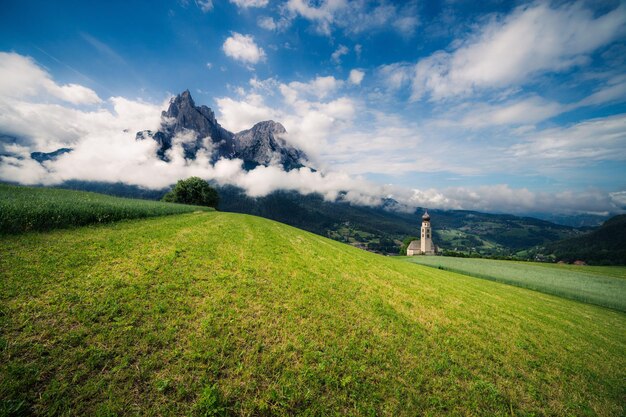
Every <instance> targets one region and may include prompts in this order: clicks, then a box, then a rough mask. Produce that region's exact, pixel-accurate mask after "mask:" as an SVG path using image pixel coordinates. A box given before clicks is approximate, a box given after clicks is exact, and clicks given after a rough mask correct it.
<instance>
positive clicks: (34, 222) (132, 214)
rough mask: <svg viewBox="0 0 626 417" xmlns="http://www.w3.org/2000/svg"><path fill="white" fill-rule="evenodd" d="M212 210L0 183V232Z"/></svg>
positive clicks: (20, 231) (55, 227)
mask: <svg viewBox="0 0 626 417" xmlns="http://www.w3.org/2000/svg"><path fill="white" fill-rule="evenodd" d="M196 210H212V209H209V208H207V207H199V206H187V205H183V204H174V203H164V202H160V201H149V200H136V199H131V198H118V197H111V196H107V195H103V194H97V193H90V192H84V191H72V190H61V189H55V188H37V187H23V186H14V185H8V184H0V234H7V233H22V232H28V231H34V230H36V231H45V230H51V229H57V228H66V227H76V226H84V225H87V224H94V223H110V222H115V221H119V220H127V219H137V218H144V217H154V216H164V215H170V214H180V213H189V212H192V211H196Z"/></svg>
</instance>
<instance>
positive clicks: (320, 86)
mask: <svg viewBox="0 0 626 417" xmlns="http://www.w3.org/2000/svg"><path fill="white" fill-rule="evenodd" d="M342 84H343V82H342V81H341V80H338V79H336V78H335V77H333V76H332V75H329V76H326V77H320V76H318V77H315V79H313V80H311V81H309V82H306V83H303V82H300V81H292V82H290V83H289V84H283V85H281V87H280V88H281V92H282V94H283V95H284V96H286V97H293V96H294V92H295V93H301V94H306V95H310V96H314V97H317V98H318V99H323V98H325V97H327V96H329V95H331V94H333V93H335V92H336V91H337V89H338V88H340V87H341V86H342Z"/></svg>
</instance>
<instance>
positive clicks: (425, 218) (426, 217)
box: [422, 210, 430, 222]
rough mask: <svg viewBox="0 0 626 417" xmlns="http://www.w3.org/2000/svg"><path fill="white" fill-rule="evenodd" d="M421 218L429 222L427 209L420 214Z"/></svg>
mask: <svg viewBox="0 0 626 417" xmlns="http://www.w3.org/2000/svg"><path fill="white" fill-rule="evenodd" d="M422 220H424V221H425V222H429V221H430V214H428V210H426V211H424V215H423V216H422Z"/></svg>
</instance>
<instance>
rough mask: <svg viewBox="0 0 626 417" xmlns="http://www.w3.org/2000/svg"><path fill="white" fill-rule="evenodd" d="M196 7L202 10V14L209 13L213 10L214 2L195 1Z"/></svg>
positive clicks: (205, 0) (208, 0) (210, 0)
mask: <svg viewBox="0 0 626 417" xmlns="http://www.w3.org/2000/svg"><path fill="white" fill-rule="evenodd" d="M195 1H196V6H198V7H199V8H200V10H202V13H208V12H210V11H211V10H213V0H195Z"/></svg>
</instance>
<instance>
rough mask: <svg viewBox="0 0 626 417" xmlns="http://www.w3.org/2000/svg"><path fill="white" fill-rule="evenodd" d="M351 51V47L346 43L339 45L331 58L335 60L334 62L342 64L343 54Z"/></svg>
mask: <svg viewBox="0 0 626 417" xmlns="http://www.w3.org/2000/svg"><path fill="white" fill-rule="evenodd" d="M348 52H349V49H348V47H347V46H345V45H339V47H338V48H337V49H336V50H335V52H333V53H332V54H331V55H330V59H332V60H333V62H335V63H337V64H340V63H341V57H342V56H343V55H347V54H348Z"/></svg>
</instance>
